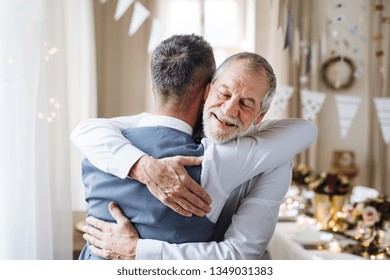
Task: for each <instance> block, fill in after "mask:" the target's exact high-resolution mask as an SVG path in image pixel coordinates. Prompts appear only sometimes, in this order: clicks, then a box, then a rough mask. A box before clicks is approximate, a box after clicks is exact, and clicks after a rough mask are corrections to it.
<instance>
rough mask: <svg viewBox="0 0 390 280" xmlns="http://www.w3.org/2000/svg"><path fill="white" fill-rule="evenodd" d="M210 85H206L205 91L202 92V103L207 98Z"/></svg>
mask: <svg viewBox="0 0 390 280" xmlns="http://www.w3.org/2000/svg"><path fill="white" fill-rule="evenodd" d="M210 85H211V84H210V83H208V84H207V86H206V89H205V91H204V94H203V96H204V98H203V100H204V101H206V99H207V97H208V96H209V91H210Z"/></svg>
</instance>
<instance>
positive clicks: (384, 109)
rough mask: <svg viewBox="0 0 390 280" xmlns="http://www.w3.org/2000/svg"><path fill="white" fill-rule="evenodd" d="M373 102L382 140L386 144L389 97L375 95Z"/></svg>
mask: <svg viewBox="0 0 390 280" xmlns="http://www.w3.org/2000/svg"><path fill="white" fill-rule="evenodd" d="M374 103H375V107H376V113H377V116H378V120H379V124H380V126H381V130H382V136H383V141H385V143H386V144H389V142H390V98H389V97H387V98H386V97H375V98H374Z"/></svg>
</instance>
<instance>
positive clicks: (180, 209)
mask: <svg viewBox="0 0 390 280" xmlns="http://www.w3.org/2000/svg"><path fill="white" fill-rule="evenodd" d="M202 160H203V158H202V157H185V156H175V157H167V158H163V159H155V158H153V157H150V156H147V155H145V156H143V157H141V158H140V159H139V160H138V161H137V163H136V164H134V166H133V167H132V168H131V170H130V172H129V176H130V177H132V178H134V179H136V180H138V181H140V182H141V183H144V184H145V185H146V186H147V188H148V189H149V191H150V192H151V193H152V194H153V195H154V196H155V197H156V198H157V199H158V200H160V201H161V202H162V203H164V204H165V205H166V206H168V207H169V208H171V209H172V210H173V211H175V212H177V213H179V214H181V215H183V216H187V217H191V216H192V214H195V215H197V216H199V217H202V216H204V215H205V214H206V213H208V212H210V211H211V208H210V204H211V198H210V196H209V195H208V194H207V192H206V191H205V190H204V189H203V188H202V187H201V186H199V184H198V183H197V182H196V181H194V180H193V179H192V178H191V177H190V176H189V175H188V173H187V171H186V170H185V168H184V166H196V165H200V164H201V163H202Z"/></svg>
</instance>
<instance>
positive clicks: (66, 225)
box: [0, 0, 390, 259]
mask: <svg viewBox="0 0 390 280" xmlns="http://www.w3.org/2000/svg"><path fill="white" fill-rule="evenodd" d="M177 33H196V34H200V35H203V36H204V37H205V38H206V40H208V41H209V42H210V43H211V45H212V46H213V48H214V52H215V57H216V61H217V65H218V64H220V63H221V62H222V61H223V60H224V59H225V58H226V57H228V56H229V55H231V54H233V53H237V52H240V51H253V52H257V53H259V54H261V55H263V56H264V57H265V58H267V60H268V61H269V62H270V63H271V65H272V66H273V67H274V70H275V73H276V76H277V78H278V90H277V94H276V96H275V100H274V102H273V104H272V107H271V109H270V111H269V112H268V113H267V116H266V118H286V117H302V118H305V119H308V120H310V121H311V122H313V123H314V124H315V125H316V126H317V127H318V131H319V134H318V138H317V140H316V142H315V143H314V144H313V145H312V146H311V147H310V149H308V150H307V151H305V152H304V153H302V154H300V155H299V156H297V158H296V159H295V163H296V164H299V163H304V164H306V165H307V166H309V167H310V169H311V170H316V171H330V170H336V171H337V172H339V173H343V174H345V175H347V176H349V178H350V179H351V181H352V182H353V184H354V185H360V186H366V187H369V188H372V189H375V190H377V191H378V192H379V193H381V194H385V195H386V194H387V195H388V194H389V193H390V151H389V141H390V86H389V65H390V56H389V50H390V1H388V0H374V1H369V0H322V1H311V0H295V1H288V0H159V1H157V0H135V1H132V0H83V1H77V0H28V1H27V0H2V1H0V108H1V109H0V116H1V118H0V132H1V137H0V154H1V157H0V215H1V220H2V224H3V225H4V226H2V230H1V231H0V259H71V258H72V257H73V255H72V254H73V251H72V250H73V249H72V248H73V220H72V213H75V212H80V211H84V210H85V202H84V190H83V185H82V183H81V178H80V177H81V175H80V161H81V159H82V155H81V153H80V152H79V151H78V150H77V149H76V148H75V147H74V146H73V145H72V143H71V142H70V139H69V135H70V133H71V131H72V130H73V128H74V127H75V126H76V125H77V124H78V123H79V122H80V121H82V120H84V119H86V118H91V117H102V118H109V117H115V116H121V115H133V114H138V113H141V112H144V111H149V110H150V109H151V107H152V105H153V103H152V102H153V101H152V100H153V99H152V93H151V89H150V84H151V82H150V73H149V67H150V53H151V51H152V50H153V48H154V47H155V46H156V45H157V44H158V43H159V42H160V41H161V40H163V39H165V38H167V37H169V36H171V35H173V34H177Z"/></svg>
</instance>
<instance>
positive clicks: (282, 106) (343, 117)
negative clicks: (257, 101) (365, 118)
mask: <svg viewBox="0 0 390 280" xmlns="http://www.w3.org/2000/svg"><path fill="white" fill-rule="evenodd" d="M293 92H294V88H293V87H290V86H286V85H280V86H278V87H277V89H276V93H275V97H274V99H273V101H272V105H271V108H272V110H271V111H272V117H273V118H283V114H284V112H285V110H286V108H287V105H288V102H289V99H290V98H291V96H292V95H293ZM300 97H301V109H302V117H303V118H304V119H306V120H308V121H315V120H316V119H317V115H318V113H319V112H320V111H321V109H322V106H323V104H324V102H325V99H326V97H327V95H326V94H325V93H322V92H317V91H311V90H307V89H302V90H301V91H300ZM334 98H335V101H336V106H337V112H338V116H339V127H340V135H341V138H342V139H345V138H346V136H347V134H348V130H349V128H350V127H351V125H352V123H353V120H354V118H355V116H356V113H357V111H358V108H359V105H360V103H361V100H362V98H361V97H359V96H346V95H341V94H336V95H335V96H334ZM373 102H374V104H375V109H376V113H377V119H378V122H379V125H380V127H381V132H382V136H383V141H384V142H385V143H386V144H389V143H390V98H387V97H375V98H373Z"/></svg>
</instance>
